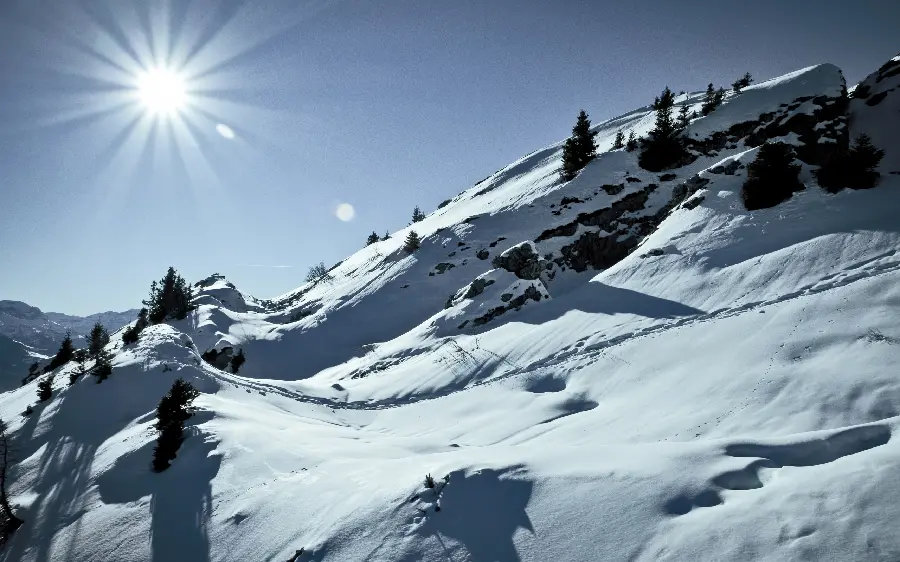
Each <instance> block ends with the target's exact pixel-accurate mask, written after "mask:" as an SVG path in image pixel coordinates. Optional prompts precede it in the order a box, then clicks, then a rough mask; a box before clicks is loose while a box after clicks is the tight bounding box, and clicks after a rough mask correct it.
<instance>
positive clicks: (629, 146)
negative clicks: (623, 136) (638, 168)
mask: <svg viewBox="0 0 900 562" xmlns="http://www.w3.org/2000/svg"><path fill="white" fill-rule="evenodd" d="M637 148H638V141H637V139H636V138H635V137H634V131H629V132H628V143H626V144H625V150H627V151H628V152H634V151H635V150H637Z"/></svg>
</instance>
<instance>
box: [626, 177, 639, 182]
mask: <svg viewBox="0 0 900 562" xmlns="http://www.w3.org/2000/svg"><path fill="white" fill-rule="evenodd" d="M625 181H627V182H628V183H641V180H639V179H638V178H635V177H632V176H628V177H627V178H625Z"/></svg>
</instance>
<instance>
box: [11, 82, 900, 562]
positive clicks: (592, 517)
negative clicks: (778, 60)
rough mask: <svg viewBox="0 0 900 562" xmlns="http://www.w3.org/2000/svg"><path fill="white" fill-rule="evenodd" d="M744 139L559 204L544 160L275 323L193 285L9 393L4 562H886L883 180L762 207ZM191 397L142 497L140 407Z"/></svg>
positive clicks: (893, 405)
mask: <svg viewBox="0 0 900 562" xmlns="http://www.w3.org/2000/svg"><path fill="white" fill-rule="evenodd" d="M842 86H843V78H842V77H841V75H840V73H839V71H837V69H836V68H835V67H833V66H830V65H820V66H816V67H811V68H809V69H804V70H802V71H798V72H796V73H792V74H789V75H786V76H784V77H781V78H779V79H776V80H772V81H768V82H764V83H761V84H759V85H757V86H755V87H753V88H748V89H746V90H745V92H744V93H743V94H740V95H738V96H730V97H729V98H728V99H727V100H726V103H725V104H724V105H723V106H722V107H720V108H719V109H718V110H717V111H716V112H714V113H713V114H711V115H710V116H708V117H705V118H702V119H698V120H696V121H695V122H694V123H693V124H692V125H691V128H690V129H689V131H688V132H689V134H690V133H694V132H696V133H698V135H706V134H708V133H710V132H714V131H718V130H724V129H727V128H728V127H729V126H731V125H732V124H734V123H738V122H741V121H742V120H745V119H746V118H747V116H751V117H753V116H758V115H759V114H760V113H764V112H768V111H775V110H777V109H778V107H779V106H780V104H790V103H792V102H794V101H795V100H796V98H797V97H804V96H835V95H840V90H841V88H842ZM754 92H759V94H756V93H754ZM895 95H900V94H895ZM684 99H686V100H688V101H687V102H686V103H693V102H692V101H690V100H694V101H696V100H697V99H698V97H697V96H696V95H688V96H685V98H684ZM679 101H682V98H679ZM802 103H803V102H801V104H802ZM885 103H887V102H885ZM733 104H734V105H733ZM858 105H859V104H857V102H856V101H854V102H852V105H851V112H855V113H852V115H854V116H855V117H854V119H853V121H852V122H851V132H852V133H854V134H855V133H857V132H862V131H865V132H868V133H870V134H871V136H872V137H873V138H876V139H879V140H878V142H879V145H880V146H882V147H883V148H885V149H886V150H887V151H888V154H889V157H891V158H894V157H896V154H897V151H898V149H900V138H898V137H897V131H900V127H898V126H897V125H898V123H897V120H896V115H894V116H893V117H891V118H890V119H893V121H891V120H890V119H888V118H883V119H880V120H875V119H869V118H868V115H869V114H868V113H867V111H868V108H870V107H876V108H877V106H859V107H857V106H858ZM716 119H721V122H720V123H719V124H716V123H715V120H716ZM651 125H652V115H651V114H650V112H649V109H647V108H644V109H641V110H638V111H636V112H633V113H631V114H629V115H626V116H623V117H620V118H617V119H613V120H610V121H608V122H606V123H601V124H599V125H598V126H597V130H598V132H599V134H598V141H599V143H600V146H601V150H608V148H609V147H610V146H611V143H612V138H613V137H614V135H615V133H616V131H618V130H620V129H624V130H625V131H626V132H627V131H628V130H630V129H632V128H633V129H635V131H636V133H637V134H643V133H644V132H646V130H647V129H649V127H650V126H651ZM731 146H732V148H728V147H726V148H724V149H722V150H719V151H718V152H717V154H715V155H710V156H705V155H704V156H701V157H699V158H698V159H697V160H696V161H695V162H693V163H692V164H690V165H688V166H685V167H682V168H678V169H677V170H674V171H673V173H675V174H676V178H675V179H671V178H669V179H666V180H663V179H662V177H661V176H662V174H651V173H648V172H646V171H643V170H641V169H640V168H638V166H637V164H636V158H637V153H628V152H624V151H615V152H603V153H602V154H601V155H600V156H599V157H598V158H597V159H596V160H595V161H594V162H592V163H591V164H590V165H589V166H588V167H587V168H586V169H585V170H583V172H582V173H581V174H580V175H579V176H578V177H577V178H576V179H575V180H573V181H571V182H568V183H561V182H560V181H559V180H558V174H557V171H558V168H559V159H560V153H559V146H558V145H555V146H553V147H549V148H546V149H542V150H539V151H537V152H535V153H533V154H531V155H529V156H527V157H525V158H523V159H521V160H519V161H518V162H516V163H513V164H511V165H510V166H508V167H507V168H504V169H503V170H500V171H498V172H497V173H495V174H493V175H492V176H490V177H489V178H487V179H486V180H484V181H483V182H480V183H479V184H477V185H476V186H474V187H472V188H471V189H469V190H467V191H465V192H463V193H461V194H460V195H458V196H457V197H455V198H454V199H453V200H452V201H451V202H450V203H448V204H447V205H446V206H444V207H443V208H441V209H439V210H438V211H436V212H435V213H432V214H431V215H429V216H428V217H427V218H426V219H425V220H424V221H422V222H419V223H416V224H415V225H413V226H412V227H409V228H406V229H403V230H401V231H399V232H396V233H393V234H392V238H391V239H389V240H387V241H383V242H379V243H377V244H373V245H371V246H368V247H366V248H364V249H362V250H360V251H359V252H357V253H356V254H354V255H352V256H350V257H349V258H347V259H346V260H344V261H343V262H342V263H341V264H339V265H338V266H337V267H335V268H333V269H332V271H331V275H332V276H333V280H332V281H331V282H327V281H322V282H320V283H318V284H315V285H310V284H307V285H304V286H303V287H300V288H299V289H298V290H296V291H294V292H292V293H289V294H286V295H283V296H281V297H279V298H276V299H272V300H269V301H264V300H257V299H253V298H252V297H250V296H248V295H244V294H242V293H241V292H240V291H239V290H238V289H237V288H236V287H234V286H233V285H231V284H230V283H228V282H227V281H226V280H225V279H224V278H223V277H221V276H211V277H210V278H208V279H206V280H204V281H201V282H200V283H198V286H197V290H198V292H199V296H198V298H197V301H196V302H197V304H198V309H197V310H196V311H195V312H194V313H192V314H191V315H190V316H189V317H188V319H186V320H184V321H181V322H172V323H169V324H162V325H157V326H152V327H150V328H148V329H147V330H145V331H144V332H143V333H142V335H141V338H140V341H139V342H138V343H137V344H135V345H133V346H128V347H122V345H121V341H120V340H119V339H118V338H114V341H113V342H112V343H111V344H110V346H109V349H110V351H112V352H113V353H114V354H115V357H116V359H115V362H114V367H115V368H114V370H113V374H112V376H111V377H110V378H109V379H108V380H106V381H104V382H103V383H102V384H99V385H98V384H96V383H95V381H94V380H92V379H91V378H90V377H88V378H86V379H82V380H80V381H78V382H77V383H75V384H74V385H72V386H69V387H67V386H66V382H67V381H68V378H69V377H68V375H69V372H70V370H71V369H74V367H75V366H74V364H70V365H68V366H65V367H62V368H61V369H60V370H59V372H57V373H55V383H54V397H53V399H52V400H51V401H48V402H45V403H41V404H38V405H36V406H35V407H34V408H35V409H34V412H33V413H32V414H31V415H30V416H28V417H22V416H20V415H19V413H20V412H22V411H23V410H24V409H25V408H26V407H27V406H28V405H29V404H33V403H34V401H35V400H34V398H35V388H34V384H29V385H27V386H26V387H23V388H21V389H17V390H14V391H11V392H8V393H5V394H3V395H2V396H0V416H2V418H3V419H5V420H9V422H10V424H11V428H12V430H13V431H14V432H15V439H16V444H17V446H18V447H19V450H20V453H19V458H20V459H21V462H19V463H18V464H16V465H15V466H14V467H13V469H12V485H11V497H12V499H13V502H15V503H17V504H18V506H19V507H18V511H19V513H20V516H21V517H22V518H23V519H24V520H25V521H26V523H25V525H24V526H23V527H22V528H21V529H20V530H19V531H17V533H16V534H15V535H14V537H13V539H12V541H11V542H10V543H9V544H8V545H7V546H6V547H5V549H4V551H3V552H2V555H0V556H3V559H4V560H10V561H13V560H15V561H19V560H24V561H41V562H44V561H51V560H53V561H57V560H58V561H63V560H65V561H81V560H83V561H88V560H90V561H97V560H110V561H125V562H131V561H138V560H153V561H155V562H162V561H177V560H185V561H194V560H197V561H207V560H272V561H286V560H293V559H294V558H293V557H294V555H295V554H296V553H297V551H299V550H301V549H302V553H301V554H299V556H298V557H296V560H297V561H306V560H315V561H329V562H331V561H334V562H346V561H356V560H372V561H409V562H412V561H421V560H424V561H446V560H454V561H471V562H487V561H504V562H505V561H535V562H538V561H540V562H543V561H546V560H567V561H568V560H571V561H585V560H629V561H655V560H710V561H723V560H760V561H762V560H765V561H771V560H840V561H845V560H894V559H897V558H900V537H898V536H897V533H896V521H897V520H898V518H900V480H898V478H897V474H898V472H897V468H896V467H897V465H898V461H900V445H898V442H897V440H895V439H892V435H893V433H894V432H895V431H897V430H898V429H900V417H898V416H900V379H898V378H897V374H898V373H897V368H896V366H897V365H900V325H898V323H897V317H898V315H897V311H898V307H900V283H898V280H900V221H898V220H897V212H896V210H897V209H900V176H898V175H892V174H889V173H886V172H885V171H884V170H883V171H882V176H883V179H882V182H881V184H880V185H879V186H878V187H877V188H875V189H872V190H867V191H842V192H839V193H837V194H833V195H832V194H828V193H825V192H824V191H822V190H821V189H820V188H819V187H818V186H817V185H816V184H815V181H814V176H813V174H812V172H813V167H811V166H809V165H804V167H803V170H802V172H801V179H802V180H803V181H804V182H805V184H806V186H807V188H806V190H804V191H802V192H800V193H797V194H795V195H794V197H792V198H791V199H790V200H788V201H787V202H785V203H783V204H781V205H779V206H777V207H775V208H772V209H766V210H760V211H754V212H752V213H751V212H747V211H746V210H744V208H743V206H742V204H741V201H740V196H739V192H740V187H741V184H742V182H743V180H744V179H745V172H746V170H745V167H744V166H745V165H746V163H747V162H749V161H751V160H752V159H753V158H754V156H755V152H756V150H757V149H756V148H754V147H751V146H746V145H745V143H744V142H743V141H740V142H735V143H733V145H731ZM886 161H888V159H887V158H886ZM720 166H721V167H722V169H729V170H730V172H731V173H724V172H722V171H721V170H720V169H719V167H720ZM688 180H691V181H692V182H693V183H691V185H693V186H695V188H696V189H695V190H694V192H693V193H691V194H690V195H688V196H687V197H686V198H685V201H684V202H682V203H679V204H677V205H675V206H674V207H673V208H671V209H670V208H669V207H667V204H668V203H669V201H670V200H672V197H673V188H676V186H679V185H681V184H682V182H685V181H688ZM651 185H656V186H657V187H655V188H654V187H650V186H651ZM635 202H637V203H640V204H636V203H635ZM605 208H609V209H618V210H617V211H616V212H617V214H616V217H614V218H612V219H610V218H609V216H611V215H609V216H607V214H604V213H602V212H600V211H602V210H603V209H605ZM666 211H670V212H667V213H666ZM660 212H662V213H663V214H662V215H661V217H662V218H661V222H659V223H658V226H657V225H656V224H654V223H652V222H647V221H648V220H649V218H651V217H653V216H655V215H656V213H660ZM573 221H574V222H573ZM648 224H649V225H651V227H646V225H648ZM623 225H625V226H623ZM629 225H630V226H629ZM642 225H643V226H642ZM570 227H571V228H570ZM607 228H610V229H613V230H615V232H613V231H611V230H606V229H607ZM642 228H649V231H643V232H637V231H638V230H640V229H642ZM411 229H415V230H416V231H417V232H418V233H419V234H420V235H421V236H422V237H423V244H422V247H421V249H420V250H419V251H417V252H416V253H414V254H411V255H410V254H407V253H405V252H403V251H402V249H401V246H402V243H403V239H404V238H405V236H406V234H407V232H408V231H409V230H411ZM548 233H549V234H548ZM554 233H561V234H554ZM632 235H634V236H636V238H634V239H635V240H637V242H639V245H638V246H637V247H636V248H633V250H631V249H630V248H629V252H627V253H626V255H624V258H623V259H621V260H619V261H617V262H616V263H614V264H613V265H611V267H608V268H606V269H602V270H595V269H593V268H591V267H588V268H587V269H586V270H584V271H576V270H575V269H573V267H572V266H571V264H570V262H566V261H564V260H560V261H559V262H557V261H555V260H558V259H559V258H560V256H562V255H563V253H564V251H568V250H567V248H568V249H570V248H571V245H572V244H573V243H574V242H575V241H577V240H579V239H581V237H584V236H587V237H591V236H594V237H599V238H601V239H603V240H604V241H605V242H604V243H605V244H608V247H609V248H612V250H613V251H614V250H616V248H617V246H616V244H618V243H623V244H624V243H625V242H626V241H627V239H628V237H629V236H632ZM607 239H608V240H607ZM637 242H636V243H637ZM531 249H533V252H532V251H531ZM571 255H572V256H574V258H578V257H579V256H578V255H577V254H571ZM567 264H569V265H567ZM537 296H539V297H540V298H537ZM519 297H521V298H519ZM500 310H502V312H500ZM476 319H481V320H479V321H478V322H476V321H475V320H476ZM225 347H233V348H242V349H244V351H245V353H246V356H247V362H246V364H245V365H244V366H243V367H242V368H241V370H240V373H239V374H232V373H229V372H225V371H220V370H217V369H215V368H213V367H212V366H210V365H207V364H206V363H204V362H203V361H201V360H200V354H201V353H203V352H204V351H206V350H208V349H212V348H216V349H223V348H225ZM176 377H184V378H185V379H187V380H189V381H191V382H193V383H194V384H195V385H197V386H198V388H199V389H200V390H201V392H202V394H201V396H200V398H198V400H197V402H196V405H197V406H198V411H197V413H196V414H195V415H194V417H193V418H192V419H191V420H190V422H189V424H188V425H189V427H188V429H187V431H186V439H185V441H184V443H183V445H182V448H181V449H180V451H179V453H178V458H177V459H176V460H175V461H174V463H173V466H172V467H171V468H170V469H169V470H167V471H166V472H164V473H161V474H154V473H152V472H150V470H149V463H150V459H151V456H152V449H153V443H154V439H155V433H154V431H153V429H152V426H153V423H154V420H155V418H154V408H155V406H156V403H157V401H158V400H159V398H160V397H161V396H162V395H163V394H164V393H165V391H166V390H167V388H168V387H169V386H170V385H171V383H172V381H173V380H174V379H175V378H176ZM426 474H431V475H432V476H434V477H435V480H436V482H437V483H436V487H435V488H434V489H428V488H425V487H424V485H423V482H424V477H425V475H426ZM445 476H446V477H448V479H446V480H445V479H444V478H445Z"/></svg>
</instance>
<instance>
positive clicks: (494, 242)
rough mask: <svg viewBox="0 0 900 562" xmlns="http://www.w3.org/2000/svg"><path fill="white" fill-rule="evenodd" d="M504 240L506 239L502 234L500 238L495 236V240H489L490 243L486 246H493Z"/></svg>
mask: <svg viewBox="0 0 900 562" xmlns="http://www.w3.org/2000/svg"><path fill="white" fill-rule="evenodd" d="M504 240H506V238H504V237H503V236H501V237H500V238H497V239H496V240H494V241H493V242H491V243H490V244H488V246H490V247H491V248H493V247H494V246H496V245H497V244H499V243H500V242H503V241H504Z"/></svg>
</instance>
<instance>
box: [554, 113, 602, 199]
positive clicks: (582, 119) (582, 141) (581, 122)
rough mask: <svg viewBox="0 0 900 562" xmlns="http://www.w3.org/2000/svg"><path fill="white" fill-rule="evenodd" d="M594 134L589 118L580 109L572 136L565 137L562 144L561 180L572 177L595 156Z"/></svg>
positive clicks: (595, 133)
mask: <svg viewBox="0 0 900 562" xmlns="http://www.w3.org/2000/svg"><path fill="white" fill-rule="evenodd" d="M596 136H597V132H596V131H593V132H591V120H590V119H588V115H587V113H585V111H584V110H583V109H582V110H581V112H580V113H579V114H578V120H577V121H576V122H575V126H574V127H572V136H571V137H569V138H568V139H566V144H565V145H564V146H563V166H562V170H561V171H560V176H561V177H562V179H563V181H569V180H572V179H574V178H575V176H576V175H578V172H579V170H581V169H582V168H584V167H585V166H587V165H588V163H589V162H590V161H591V160H593V159H594V158H595V157H596V156H597V143H596V141H595V140H594V137H596Z"/></svg>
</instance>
